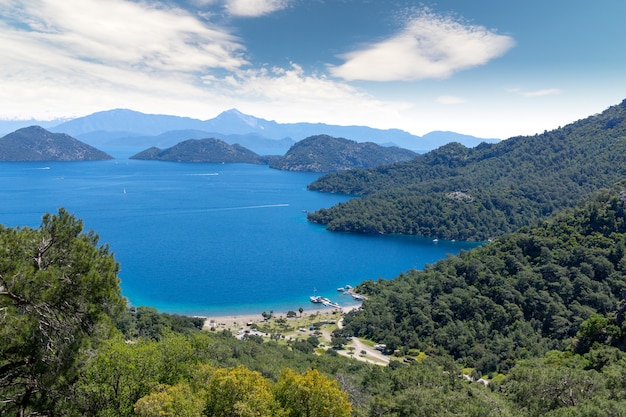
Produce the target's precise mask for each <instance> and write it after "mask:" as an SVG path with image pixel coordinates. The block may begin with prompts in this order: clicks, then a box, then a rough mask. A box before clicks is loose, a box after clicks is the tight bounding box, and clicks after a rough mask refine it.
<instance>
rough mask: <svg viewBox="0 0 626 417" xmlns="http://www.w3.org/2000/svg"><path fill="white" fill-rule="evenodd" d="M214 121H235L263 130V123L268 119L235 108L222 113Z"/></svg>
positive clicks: (235, 122)
mask: <svg viewBox="0 0 626 417" xmlns="http://www.w3.org/2000/svg"><path fill="white" fill-rule="evenodd" d="M212 121H213V122H217V123H234V124H239V125H241V124H243V125H245V126H249V127H252V128H254V129H261V130H262V129H264V126H263V125H264V124H265V123H266V122H267V121H266V120H263V119H259V118H256V117H254V116H251V115H249V114H244V113H242V112H240V111H239V110H237V109H235V108H232V109H229V110H226V111H224V112H222V113H220V114H219V115H218V116H217V117H216V118H215V119H213V120H212Z"/></svg>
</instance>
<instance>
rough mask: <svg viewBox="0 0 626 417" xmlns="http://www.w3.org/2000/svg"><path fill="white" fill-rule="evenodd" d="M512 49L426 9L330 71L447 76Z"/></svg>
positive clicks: (377, 76) (371, 77)
mask: <svg viewBox="0 0 626 417" xmlns="http://www.w3.org/2000/svg"><path fill="white" fill-rule="evenodd" d="M513 45H514V41H513V39H512V38H511V37H509V36H504V35H499V34H497V33H494V32H492V31H489V30H487V29H486V28H484V27H482V26H474V25H465V24H462V23H459V22H457V21H454V20H452V19H451V18H449V17H442V16H438V15H435V14H433V13H430V12H428V11H423V12H421V13H419V15H418V16H417V17H415V18H413V19H412V20H410V21H409V22H408V24H407V25H406V26H405V28H404V30H403V31H402V32H401V33H399V34H397V35H396V36H393V37H392V38H390V39H387V40H384V41H381V42H378V43H375V44H372V45H369V46H367V47H365V48H363V49H361V50H358V51H354V52H350V53H347V54H345V55H343V56H342V58H344V59H345V63H344V64H342V65H339V66H330V67H329V69H330V71H331V73H332V74H333V75H334V76H337V77H340V78H343V79H345V80H367V81H411V80H420V79H427V78H447V77H449V76H451V75H452V74H454V73H455V72H457V71H461V70H465V69H468V68H472V67H475V66H479V65H484V64H486V63H487V62H489V61H490V60H492V59H494V58H496V57H498V56H501V55H503V54H504V53H505V52H506V51H508V50H509V49H510V48H512V47H513Z"/></svg>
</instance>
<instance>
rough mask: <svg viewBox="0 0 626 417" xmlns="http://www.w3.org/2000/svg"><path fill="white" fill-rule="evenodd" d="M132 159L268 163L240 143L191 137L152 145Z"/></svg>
mask: <svg viewBox="0 0 626 417" xmlns="http://www.w3.org/2000/svg"><path fill="white" fill-rule="evenodd" d="M130 159H144V160H158V161H171V162H212V163H224V162H228V163H232V162H239V163H247V164H267V163H268V161H267V159H266V158H263V157H261V156H259V155H257V154H256V153H254V152H252V151H251V150H249V149H246V148H244V147H243V146H240V145H229V144H228V143H226V142H224V141H221V140H219V139H215V138H210V139H189V140H186V141H183V142H181V143H178V144H176V145H174V146H172V147H170V148H167V149H163V150H161V149H159V148H156V147H152V148H149V149H146V150H145V151H142V152H139V153H138V154H136V155H133V156H131V157H130Z"/></svg>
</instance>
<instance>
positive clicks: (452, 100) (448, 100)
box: [437, 96, 467, 104]
mask: <svg viewBox="0 0 626 417" xmlns="http://www.w3.org/2000/svg"><path fill="white" fill-rule="evenodd" d="M466 101H467V100H465V99H464V98H463V97H456V96H439V97H437V103H439V104H462V103H465V102H466Z"/></svg>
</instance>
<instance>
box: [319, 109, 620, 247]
mask: <svg viewBox="0 0 626 417" xmlns="http://www.w3.org/2000/svg"><path fill="white" fill-rule="evenodd" d="M625 153H626V100H624V101H623V102H622V103H621V104H619V105H616V106H612V107H610V108H608V109H607V110H606V111H604V112H603V113H601V114H598V115H594V116H591V117H588V118H586V119H584V120H579V121H577V122H574V123H572V124H569V125H567V126H565V127H562V128H559V129H555V130H553V131H550V132H545V133H543V134H540V135H534V136H525V137H521V136H520V137H515V138H511V139H507V140H506V141H503V142H501V143H497V144H481V145H479V146H477V147H476V148H471V149H470V148H465V147H464V146H462V145H460V144H458V143H452V144H449V145H445V146H442V147H441V148H439V149H437V150H434V151H431V152H429V153H427V154H424V155H420V156H418V157H417V158H415V159H414V160H412V161H409V162H401V163H395V164H390V165H385V166H381V167H377V168H371V169H354V170H349V171H345V172H338V173H332V174H327V175H325V176H323V177H320V178H319V179H317V180H316V181H315V182H313V183H312V184H310V185H309V189H311V190H317V191H326V192H334V193H344V194H351V195H360V196H361V197H359V198H353V199H352V200H350V201H348V202H345V203H340V204H338V205H336V206H333V207H331V208H329V209H320V210H318V211H316V212H313V213H309V215H308V218H309V220H310V221H313V222H316V223H320V224H324V225H326V226H327V228H328V229H329V230H334V231H350V232H358V233H402V234H414V235H421V236H430V237H438V238H440V239H441V238H443V239H461V240H475V241H486V240H488V239H489V238H493V237H496V236H501V235H503V234H505V233H510V232H514V231H516V230H517V229H519V228H520V227H523V226H528V225H532V224H535V223H536V222H537V221H538V220H539V219H541V218H544V217H545V216H547V215H550V214H554V213H556V212H557V211H559V210H560V209H562V208H565V207H572V206H574V205H575V204H577V203H578V202H579V201H580V200H581V199H582V198H585V197H587V196H589V195H590V194H591V193H593V192H595V191H597V190H599V189H600V188H603V187H608V186H611V185H612V184H614V183H616V182H617V181H619V180H621V179H622V178H624V177H626V163H625V162H624V158H623V155H624V154H625Z"/></svg>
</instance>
